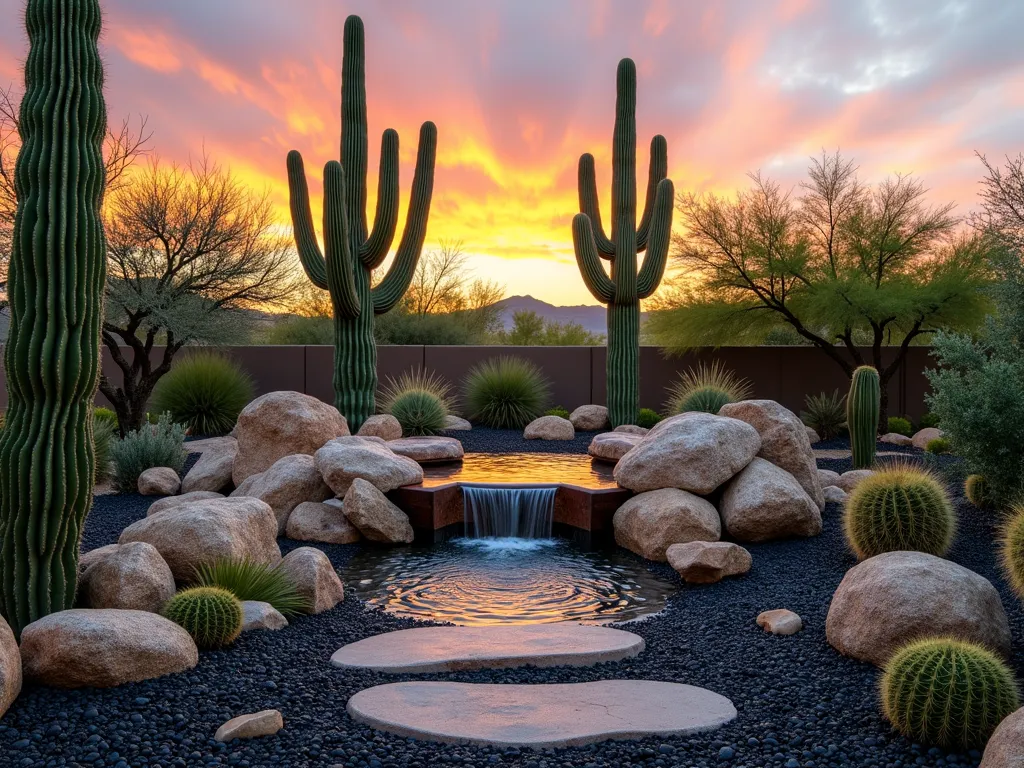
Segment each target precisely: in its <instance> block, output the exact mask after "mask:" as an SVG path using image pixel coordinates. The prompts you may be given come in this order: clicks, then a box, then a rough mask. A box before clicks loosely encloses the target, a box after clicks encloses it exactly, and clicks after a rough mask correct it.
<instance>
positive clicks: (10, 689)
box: [0, 616, 22, 717]
mask: <svg viewBox="0 0 1024 768" xmlns="http://www.w3.org/2000/svg"><path fill="white" fill-rule="evenodd" d="M21 681H22V679H21V652H20V651H19V650H18V641H17V640H15V639H14V632H12V631H11V627H10V625H9V624H8V623H7V622H6V621H4V618H3V617H2V616H0V717H3V715H4V713H5V712H6V711H7V710H8V709H9V708H10V706H11V704H12V703H14V700H15V699H16V698H18V694H19V693H21Z"/></svg>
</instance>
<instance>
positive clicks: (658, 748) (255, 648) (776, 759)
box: [0, 437, 1024, 768]
mask: <svg viewBox="0 0 1024 768" xmlns="http://www.w3.org/2000/svg"><path fill="white" fill-rule="evenodd" d="M498 441H499V442H500V443H501V444H502V445H512V441H507V442H501V438H500V437H499V438H498ZM467 448H468V446H467ZM512 450H518V449H515V448H513V449H512ZM823 464H824V462H823ZM954 489H955V488H954ZM148 502H149V500H148V499H147V500H144V499H140V498H139V497H134V496H105V497H100V498H98V499H97V502H96V505H95V508H94V510H93V513H92V514H91V515H90V517H89V520H88V522H87V525H86V532H85V544H84V546H85V548H87V549H88V548H91V547H95V546H100V545H102V544H105V543H109V542H111V541H114V540H116V538H117V535H118V533H119V532H120V530H121V529H122V528H123V527H124V526H125V525H127V524H128V523H130V522H131V521H132V520H135V519H138V518H140V517H142V516H143V515H144V514H145V509H146V506H147V504H148ZM957 508H958V510H959V514H960V530H959V535H958V538H957V543H956V545H955V547H954V550H953V552H952V554H951V559H953V560H954V561H956V562H959V563H961V564H963V565H965V566H967V567H968V568H971V569H972V570H975V571H977V572H978V573H980V574H982V575H983V576H985V577H987V578H989V579H991V580H992V581H993V582H994V583H995V584H996V586H997V587H998V589H999V591H1000V593H1001V595H1002V598H1003V604H1004V606H1005V607H1006V609H1007V612H1008V614H1009V617H1010V623H1011V627H1012V631H1013V635H1014V637H1016V638H1020V637H1022V636H1024V611H1022V610H1021V606H1020V604H1019V602H1018V600H1017V599H1016V598H1015V597H1014V596H1013V594H1012V593H1011V592H1010V590H1009V589H1008V587H1007V586H1006V583H1005V582H1004V580H1003V579H1002V578H1001V576H1000V575H999V572H998V568H997V565H996V560H995V556H994V552H993V548H994V547H993V539H994V536H995V526H996V524H997V521H996V520H993V519H992V517H990V516H989V515H986V514H985V513H982V512H979V511H977V510H975V509H973V508H972V507H970V506H969V505H967V504H966V503H965V502H964V501H963V499H962V498H960V497H959V493H958V492H957ZM824 517H825V530H824V533H823V534H822V535H821V536H818V537H816V538H814V539H808V540H796V541H786V542H775V543H769V544H762V545H753V546H750V547H749V549H750V551H751V552H752V554H753V557H754V567H753V569H752V570H751V572H750V573H749V574H748V575H747V576H745V577H742V578H738V579H732V580H727V581H724V582H722V583H719V584H715V585H707V586H687V585H682V587H681V590H680V591H679V593H677V594H676V595H675V596H674V597H672V598H671V599H670V604H669V608H668V610H666V612H665V613H664V614H662V615H660V616H657V617H654V618H651V619H648V620H646V621H642V622H638V623H635V624H631V625H629V626H628V628H629V629H630V630H631V631H634V632H636V633H638V634H640V635H641V636H643V637H644V639H645V640H646V642H647V650H646V651H644V652H643V653H642V654H641V655H640V656H639V657H638V658H636V659H632V660H628V661H623V662H619V663H613V664H603V665H600V666H597V667H593V668H588V669H569V668H564V669H544V670H537V669H529V668H527V669H518V670H501V671H479V672H461V673H453V674H444V675H425V676H420V677H416V678H413V677H411V676H388V675H382V674H376V673H372V672H355V671H350V670H346V671H340V670H337V669H334V668H332V667H331V666H330V664H329V663H328V659H329V657H330V655H331V654H332V653H333V652H334V651H335V650H336V649H337V648H338V647H340V646H341V645H343V644H345V643H348V642H352V641H354V640H358V639H360V638H364V637H367V636H369V635H372V634H376V633H380V632H386V631H390V630H394V629H400V628H406V627H409V626H413V623H412V622H410V621H407V620H398V619H395V618H392V617H390V616H387V615H385V614H383V613H379V612H377V613H368V612H366V611H364V610H363V609H362V607H361V605H360V604H359V603H358V602H357V601H356V600H355V599H354V598H353V597H352V596H351V595H350V596H348V597H347V598H346V600H345V602H344V603H343V604H342V605H340V606H338V608H336V609H335V610H333V611H329V612H327V613H325V614H322V615H319V616H312V617H304V618H300V619H297V620H295V621H294V623H293V624H292V626H290V627H288V628H286V629H284V630H282V631H279V632H250V633H246V634H245V635H243V636H242V637H241V638H240V639H239V641H238V642H237V643H236V644H235V646H233V647H232V648H230V649H228V650H225V651H213V652H204V653H203V654H202V655H201V659H200V663H199V666H198V667H197V668H196V669H194V670H192V671H190V672H187V673H183V674H179V675H173V676H169V677H166V678H162V679H159V680H151V681H147V682H143V683H136V684H131V685H126V686H123V687H120V688H116V689H106V690H81V691H60V690H54V689H45V688H39V687H32V686H26V688H25V690H24V691H23V693H22V695H21V697H20V698H19V699H18V700H17V701H16V702H15V704H14V705H13V707H12V708H11V710H10V711H9V712H8V714H7V715H6V716H5V717H4V718H3V720H2V721H0V764H2V765H11V766H58V765H68V766H73V765H78V766H120V767H124V768H126V767H127V766H132V767H133V768H134V767H135V766H190V767H191V766H207V765H230V766H251V767H252V768H256V767H262V766H332V765H339V766H376V767H378V768H383V767H384V766H410V767H414V766H416V767H423V768H426V767H427V766H431V767H433V766H445V765H462V766H490V765H498V766H531V767H534V768H541V767H542V766H543V767H544V768H556V767H559V768H560V767H562V766H573V767H575V766H579V767H580V768H586V767H588V766H607V767H608V768H617V767H618V766H682V767H684V768H693V767H698V766H699V767H700V768H727V767H728V768H740V767H744V768H760V767H762V766H772V767H776V766H778V767H781V768H826V767H827V766H855V767H857V768H861V767H862V766H876V767H877V768H899V767H909V766H948V767H952V766H964V767H966V766H977V765H978V763H979V761H980V754H979V753H977V752H972V753H970V754H947V753H945V752H943V751H941V750H938V749H929V748H925V747H921V746H918V745H915V744H912V743H910V742H908V741H907V740H905V739H904V738H902V737H900V736H898V735H896V734H895V733H894V732H893V731H892V730H891V729H890V728H889V726H888V725H887V724H886V723H885V721H884V720H883V719H882V718H881V717H880V716H879V713H878V705H877V693H876V687H877V684H878V678H879V671H878V670H877V669H875V668H874V667H873V666H871V665H868V664H862V663H859V662H856V661H852V660H850V659H846V658H844V657H842V656H840V655H839V654H838V653H836V652H835V651H833V650H832V648H831V647H830V646H829V645H828V644H827V643H826V641H825V632H824V623H825V615H826V613H827V610H828V605H829V601H830V599H831V597H832V594H833V592H834V591H835V588H836V586H837V585H838V584H839V581H840V580H841V579H842V577H843V574H844V573H845V572H846V570H847V569H849V568H850V567H851V566H852V565H854V562H855V561H854V558H853V556H852V555H851V554H850V553H849V552H848V551H847V549H846V546H845V544H844V542H843V539H842V533H841V525H840V519H839V517H840V513H839V509H838V507H836V506H835V505H830V506H829V507H828V508H827V510H826V512H825V515H824ZM295 546H299V545H298V544H297V543H295V542H289V541H282V549H284V550H289V549H291V548H293V547H295ZM322 549H323V550H324V551H325V552H327V554H328V555H329V556H330V558H331V560H332V562H333V563H334V565H335V566H336V567H337V568H339V569H342V568H344V566H345V564H346V563H347V562H348V560H349V558H351V557H352V555H353V553H354V552H356V551H357V549H358V547H357V546H345V547H340V546H323V547H322ZM652 570H654V571H655V572H657V573H658V574H660V575H662V576H664V577H666V578H671V579H677V577H676V576H675V574H674V573H673V571H672V570H671V569H670V568H669V567H668V566H665V565H654V566H653V567H652ZM774 608H789V609H791V610H794V611H796V612H797V613H799V614H800V615H801V616H802V617H803V619H804V622H805V627H806V628H805V629H804V631H802V632H800V633H799V634H797V635H795V636H792V637H774V636H771V635H768V634H766V633H765V632H763V631H762V630H761V629H759V628H758V627H757V626H756V625H755V623H754V619H755V617H756V616H757V614H758V613H760V612H761V611H764V610H769V609H774ZM1013 663H1014V666H1015V668H1016V671H1017V673H1018V675H1019V676H1024V653H1022V652H1021V651H1020V650H1018V651H1017V652H1016V653H1015V656H1014V659H1013ZM609 678H633V679H652V680H667V681H675V682H683V683H690V684H693V685H699V686H703V687H706V688H709V689H711V690H713V691H716V692H718V693H721V694H723V695H725V696H728V697H729V698H731V699H732V700H733V702H734V703H735V705H736V708H737V710H738V711H739V717H738V718H737V719H736V720H735V721H734V722H733V723H732V724H730V725H728V726H726V727H724V728H722V729H720V730H717V731H714V732H711V733H707V734H701V735H697V736H693V737H689V738H668V739H646V740H642V741H632V742H608V743H604V744H600V745H594V746H591V747H586V748H574V749H563V750H557V751H530V750H523V751H520V750H515V749H509V750H505V749H483V748H475V747H461V746H451V745H434V744H430V743H424V742H414V741H410V740H407V739H402V738H397V737H394V736H390V735H387V734H382V733H377V732H375V731H373V730H371V729H370V728H367V727H364V726H361V725H357V724H356V723H354V722H353V721H352V720H351V719H349V717H348V716H347V715H346V714H345V702H346V701H347V700H348V698H349V697H350V696H351V695H352V694H354V693H355V692H357V691H359V690H362V689H363V688H366V687H369V686H372V685H378V684H382V683H388V682H395V681H397V680H404V679H439V680H457V681H463V682H502V683H542V682H582V681H590V680H601V679H609ZM268 708H276V709H280V710H281V712H282V713H283V714H284V720H285V728H284V730H282V731H281V732H280V734H278V735H277V736H275V737H269V738H263V739H256V740H252V741H246V742H235V743H233V744H227V745H225V744H218V743H216V742H214V741H213V738H212V737H213V734H214V731H215V730H216V729H217V727H218V726H219V725H220V724H221V723H223V722H224V721H225V720H227V719H229V718H231V717H233V716H236V715H238V714H242V713H245V712H255V711H257V710H261V709H268Z"/></svg>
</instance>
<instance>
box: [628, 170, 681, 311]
mask: <svg viewBox="0 0 1024 768" xmlns="http://www.w3.org/2000/svg"><path fill="white" fill-rule="evenodd" d="M675 194H676V192H675V187H674V186H673V184H672V180H671V179H662V180H661V181H660V182H659V183H658V191H657V194H656V197H655V202H654V206H653V209H652V215H651V226H650V238H649V241H648V247H647V255H646V256H645V257H644V265H643V267H642V268H641V269H640V274H639V275H638V276H637V279H636V292H637V298H638V299H646V298H648V297H650V295H651V294H652V293H654V292H655V291H656V290H658V285H660V283H661V278H662V277H663V276H664V275H665V263H666V262H667V261H668V246H669V242H670V241H671V239H672V206H673V205H674V204H675Z"/></svg>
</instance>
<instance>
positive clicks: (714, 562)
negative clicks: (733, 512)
mask: <svg viewBox="0 0 1024 768" xmlns="http://www.w3.org/2000/svg"><path fill="white" fill-rule="evenodd" d="M665 555H666V557H667V558H668V564H669V565H671V566H672V567H673V568H674V569H675V570H676V572H677V573H678V574H679V575H680V576H681V577H682V579H683V581H685V582H688V583H691V584H714V583H715V582H718V581H721V580H722V579H724V578H725V577H726V576H740V575H742V574H744V573H747V571H749V570H750V566H751V565H753V559H752V558H751V557H750V553H749V552H748V551H747V550H745V549H744V548H743V547H741V546H740V545H739V544H733V543H732V542H729V541H690V542H687V543H686V544H673V545H672V546H670V547H669V548H668V550H667V551H666V552H665Z"/></svg>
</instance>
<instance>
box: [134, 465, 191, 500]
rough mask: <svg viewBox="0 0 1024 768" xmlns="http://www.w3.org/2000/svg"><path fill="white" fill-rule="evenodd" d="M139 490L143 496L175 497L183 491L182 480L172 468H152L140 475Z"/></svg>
mask: <svg viewBox="0 0 1024 768" xmlns="http://www.w3.org/2000/svg"><path fill="white" fill-rule="evenodd" d="M138 488H139V493H141V494H142V495H143V496H173V495H174V494H176V493H177V492H178V491H180V490H181V478H180V477H178V473H177V471H176V470H174V469H171V468H170V467H151V468H150V469H147V470H145V471H144V472H143V473H142V474H141V475H139V482H138Z"/></svg>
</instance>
